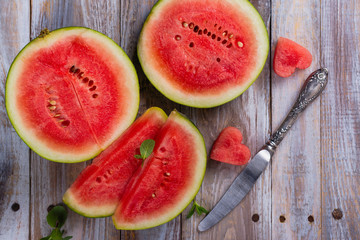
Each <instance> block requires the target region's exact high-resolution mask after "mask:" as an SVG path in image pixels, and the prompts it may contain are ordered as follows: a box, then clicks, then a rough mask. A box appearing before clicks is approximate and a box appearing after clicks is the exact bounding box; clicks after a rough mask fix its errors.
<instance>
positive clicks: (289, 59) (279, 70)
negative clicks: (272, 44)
mask: <svg viewBox="0 0 360 240" xmlns="http://www.w3.org/2000/svg"><path fill="white" fill-rule="evenodd" d="M311 62H312V55H311V53H310V52H309V51H308V50H307V49H306V48H304V47H303V46H301V45H299V44H297V43H296V42H294V41H292V40H290V39H287V38H283V37H280V38H279V40H278V42H277V45H276V49H275V54H274V64H273V65H274V71H275V73H276V74H277V75H279V76H280V77H290V76H291V74H293V73H294V72H295V69H296V68H299V69H305V68H308V67H310V65H311Z"/></svg>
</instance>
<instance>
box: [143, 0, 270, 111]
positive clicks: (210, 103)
mask: <svg viewBox="0 0 360 240" xmlns="http://www.w3.org/2000/svg"><path fill="white" fill-rule="evenodd" d="M166 1H169V0H159V1H158V2H157V3H156V4H155V5H154V6H153V8H152V9H151V12H150V13H149V15H148V17H147V19H146V20H145V22H144V25H143V28H142V30H141V32H140V36H139V42H138V45H137V54H138V58H139V62H140V65H141V66H142V69H143V71H144V73H145V75H146V76H147V78H148V79H149V81H150V82H151V83H152V85H153V86H154V87H155V88H156V89H157V90H158V91H159V92H161V93H162V94H163V95H164V96H165V97H167V98H168V99H170V100H172V101H174V102H177V103H180V104H183V105H186V106H190V107H196V108H212V107H216V106H220V105H222V104H225V103H227V102H230V101H232V100H234V99H235V98H237V97H239V96H240V95H241V94H243V93H244V92H245V91H246V90H247V89H248V88H249V87H250V86H251V85H252V84H253V83H254V82H255V81H256V79H257V78H258V77H259V75H260V74H261V72H262V70H263V68H264V66H265V64H266V61H267V58H268V54H269V49H270V46H269V36H268V32H267V28H266V25H265V23H264V20H263V19H262V17H261V15H260V13H259V12H258V11H257V10H256V8H255V7H254V6H253V5H252V4H251V3H250V2H249V1H248V0H228V1H229V2H237V4H239V3H241V4H247V5H248V7H249V8H250V9H251V11H252V14H253V15H254V19H255V18H256V19H257V21H258V25H259V29H262V30H263V36H262V37H263V38H264V39H263V40H262V41H261V43H262V44H263V45H264V46H263V47H264V50H263V52H264V53H265V52H266V54H265V55H264V56H263V59H262V62H261V63H259V71H258V72H257V74H256V75H255V76H254V78H253V79H252V80H249V81H248V84H246V85H244V86H243V87H242V88H241V90H239V91H238V92H237V93H236V94H231V96H230V97H227V94H223V95H222V97H219V96H216V97H213V96H211V97H209V98H203V99H200V100H199V101H197V100H195V101H193V102H190V101H189V100H188V99H189V97H188V96H186V95H183V96H181V95H179V96H178V95H177V94H176V93H177V92H179V94H184V93H182V92H181V90H178V89H174V91H173V90H171V91H169V92H168V89H166V87H162V86H161V83H158V80H157V79H159V78H162V77H160V75H161V74H159V73H158V72H156V73H155V74H156V76H153V75H152V73H150V71H151V70H149V69H147V67H146V61H153V60H152V59H151V60H146V59H145V57H143V56H142V55H143V54H142V52H143V51H142V49H141V45H142V41H143V35H144V31H145V29H146V25H147V23H148V22H149V20H150V19H151V18H152V16H153V15H156V11H157V10H158V8H159V9H161V4H162V3H163V2H166ZM170 1H171V0H170ZM150 68H151V67H150Z"/></svg>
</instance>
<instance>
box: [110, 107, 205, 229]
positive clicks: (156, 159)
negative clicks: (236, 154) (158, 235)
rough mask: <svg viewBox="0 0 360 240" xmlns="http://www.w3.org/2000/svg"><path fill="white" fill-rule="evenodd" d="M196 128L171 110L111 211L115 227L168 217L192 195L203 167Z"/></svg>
mask: <svg viewBox="0 0 360 240" xmlns="http://www.w3.org/2000/svg"><path fill="white" fill-rule="evenodd" d="M206 160H207V157H206V148H205V144H204V139H203V137H202V135H201V134H200V132H199V131H198V129H197V128H196V127H195V126H194V125H193V124H192V123H191V122H190V121H189V119H187V118H186V117H185V116H184V115H182V114H180V113H179V112H177V111H173V112H172V113H171V114H170V116H169V117H168V119H167V121H166V122H165V124H164V126H163V127H162V128H161V129H160V131H159V133H158V134H157V137H156V138H155V148H154V151H153V153H152V154H151V155H150V156H149V157H148V158H147V159H146V161H145V163H144V166H143V167H140V168H138V170H137V172H136V173H135V174H134V176H133V177H132V178H131V180H130V182H129V183H128V185H127V186H126V189H125V191H124V195H123V197H122V198H121V200H120V202H119V205H118V206H117V209H116V211H115V214H114V215H113V221H114V224H115V227H116V228H117V229H133V230H135V229H145V228H150V227H155V226H158V225H160V224H163V223H165V222H168V221H170V220H171V219H173V218H175V217H176V216H177V215H179V214H180V213H181V212H182V211H183V210H184V209H185V208H186V206H187V205H189V203H190V202H191V201H192V199H194V198H195V195H196V194H197V192H198V190H199V188H200V186H201V183H202V180H203V177H204V174H205V169H206Z"/></svg>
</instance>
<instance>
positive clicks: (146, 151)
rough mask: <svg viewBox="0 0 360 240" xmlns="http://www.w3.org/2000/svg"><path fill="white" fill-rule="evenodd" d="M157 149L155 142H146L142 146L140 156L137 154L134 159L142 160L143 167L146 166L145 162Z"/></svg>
mask: <svg viewBox="0 0 360 240" xmlns="http://www.w3.org/2000/svg"><path fill="white" fill-rule="evenodd" d="M154 147H155V141H154V140H152V139H146V140H144V141H143V142H142V143H141V145H140V155H138V154H136V155H135V156H134V157H135V158H138V159H142V163H141V166H143V165H144V161H145V159H146V158H147V157H149V156H150V154H151V153H152V152H153V150H154Z"/></svg>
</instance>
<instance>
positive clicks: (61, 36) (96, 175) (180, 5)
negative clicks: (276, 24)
mask: <svg viewBox="0 0 360 240" xmlns="http://www.w3.org/2000/svg"><path fill="white" fill-rule="evenodd" d="M194 9H195V10H196V11H194ZM268 51H269V40H268V36H267V31H266V27H265V25H264V23H263V20H262V19H261V17H260V15H259V13H258V12H257V11H256V9H255V8H254V7H253V6H252V5H251V3H250V2H249V1H247V0H212V1H204V0H184V1H177V0H160V1H158V3H157V4H156V5H155V6H154V8H153V9H152V11H151V13H150V14H149V17H148V19H147V20H146V22H145V24H144V27H143V30H142V32H141V35H140V39H139V43H138V56H139V60H140V63H141V66H142V68H143V70H144V72H145V74H146V75H147V77H148V78H149V80H150V81H151V83H152V84H153V85H154V86H155V87H156V88H157V89H158V90H159V91H160V92H162V93H163V94H164V95H165V96H166V97H168V98H169V99H171V100H173V101H175V102H177V103H180V104H184V105H187V106H192V107H197V108H209V107H214V106H219V105H221V104H224V103H226V102H228V101H231V100H232V99H234V98H236V97H238V96H239V95H240V94H242V93H243V92H244V91H245V90H246V89H247V88H248V87H249V86H250V85H251V84H252V83H253V82H254V81H255V80H256V78H257V76H258V75H259V74H260V72H261V71H262V68H263V66H264V64H265V61H266V59H267V56H268ZM139 99H140V94H139V83H138V79H137V74H136V70H135V68H134V66H133V64H132V63H131V61H130V59H129V58H128V57H127V55H126V54H125V53H124V51H123V50H122V49H121V48H120V47H119V46H118V45H117V44H116V43H115V42H114V41H112V40H111V39H110V38H108V37H107V36H105V35H103V34H101V33H99V32H97V31H94V30H91V29H88V28H83V27H68V28H62V29H58V30H54V31H52V32H49V31H47V30H44V31H43V32H42V33H41V34H40V35H39V37H38V38H36V39H34V40H33V41H31V42H30V43H29V44H28V45H27V46H26V47H24V49H23V50H22V51H21V52H20V53H19V54H18V55H17V57H16V58H15V60H14V62H13V64H12V65H11V67H10V70H9V73H8V76H7V81H6V109H7V112H8V116H9V119H10V121H11V123H12V125H13V126H14V128H15V130H16V132H17V133H18V134H19V136H20V137H21V138H22V139H23V141H24V142H25V143H26V144H27V145H28V146H29V147H30V148H31V149H32V150H33V151H35V152H36V153H38V154H39V155H40V156H42V157H44V158H46V159H48V160H51V161H55V162H63V163H74V162H81V161H86V160H89V159H93V158H95V159H94V161H93V163H92V164H91V165H89V166H88V167H87V168H86V169H84V170H83V172H82V173H81V174H80V176H79V177H78V178H77V179H76V180H75V182H74V183H73V185H72V186H71V187H70V188H69V189H68V191H67V192H66V193H65V195H64V202H65V203H66V204H67V205H68V206H69V207H70V208H71V209H73V210H74V211H76V212H78V213H79V214H82V215H84V216H88V217H104V216H113V220H114V224H115V226H116V227H117V228H119V229H144V228H149V227H153V226H157V225H159V224H162V223H165V222H167V221H169V220H171V219H172V218H174V217H175V216H177V215H178V214H179V213H180V212H181V211H182V210H183V209H184V208H185V207H186V206H187V205H188V204H189V203H190V202H191V200H192V199H193V198H194V197H195V195H196V193H197V191H198V189H199V188H200V185H201V182H202V179H203V176H204V173H205V166H206V160H207V156H206V149H205V145H204V140H203V137H202V136H201V134H200V132H199V131H198V130H197V128H196V127H195V126H194V125H193V124H192V123H191V122H190V121H189V120H188V119H187V118H186V117H185V116H183V115H181V114H180V113H179V112H177V111H173V112H172V113H171V114H170V115H169V117H167V116H166V115H165V113H164V112H163V111H162V110H161V109H159V108H150V109H149V110H148V111H147V112H146V113H144V115H143V116H141V117H140V118H138V119H137V120H136V121H135V122H134V123H133V121H134V119H135V117H136V115H137V112H138V108H139ZM147 139H153V140H155V148H154V151H153V153H152V154H151V155H150V156H149V157H148V158H147V159H146V160H145V161H144V163H143V162H142V160H140V159H138V158H136V157H135V156H136V155H138V154H139V148H140V146H141V143H142V142H143V141H144V140H147Z"/></svg>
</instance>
